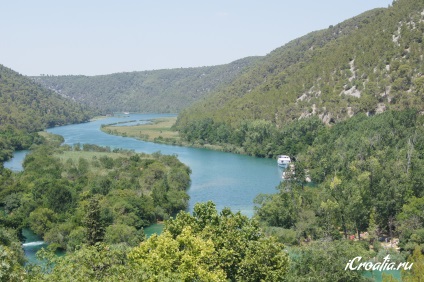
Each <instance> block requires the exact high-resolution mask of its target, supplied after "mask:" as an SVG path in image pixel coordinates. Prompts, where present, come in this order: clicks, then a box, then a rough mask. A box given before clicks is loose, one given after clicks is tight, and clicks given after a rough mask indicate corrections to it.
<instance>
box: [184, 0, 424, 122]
mask: <svg viewBox="0 0 424 282" xmlns="http://www.w3.org/2000/svg"><path fill="white" fill-rule="evenodd" d="M423 10H424V2H423V1H416V0H399V1H396V2H394V4H393V6H391V7H389V8H387V9H374V10H371V11H368V12H366V13H363V14H361V15H359V16H357V17H354V18H352V19H349V20H347V21H345V22H343V23H340V24H337V25H335V26H330V27H329V28H328V29H326V30H321V31H316V32H312V33H310V34H308V35H305V36H303V37H301V38H298V39H296V40H293V41H291V42H290V43H288V44H286V45H285V46H283V47H280V48H278V49H276V50H274V51H273V52H271V53H270V54H268V55H267V56H265V57H264V58H262V59H261V60H260V61H259V62H258V63H257V64H255V65H254V66H252V67H250V68H249V69H248V71H246V72H245V73H243V74H242V75H240V76H238V77H237V79H235V80H234V81H233V82H232V83H231V84H230V85H229V86H228V87H226V88H223V89H221V90H220V91H217V92H215V93H213V94H211V95H210V96H209V97H208V98H207V99H206V100H203V101H201V102H198V103H197V104H196V105H194V106H193V107H190V108H189V109H187V110H186V111H184V112H183V113H182V114H180V116H179V125H180V128H185V129H187V128H188V127H189V126H191V125H192V124H194V123H196V122H199V121H204V120H207V119H212V120H213V121H214V122H218V123H225V124H227V125H230V126H231V127H237V126H238V125H239V123H240V122H241V121H244V120H257V119H264V120H267V121H270V122H272V123H273V124H275V125H277V126H279V127H281V126H284V125H286V124H287V123H289V122H291V121H293V120H297V119H299V118H304V117H309V116H318V117H320V119H321V120H322V121H324V122H325V123H333V122H337V121H340V120H344V119H346V118H349V117H351V116H353V115H354V114H356V113H360V112H365V113H368V114H374V113H379V112H383V111H385V110H389V109H395V110H400V109H405V108H414V109H418V110H422V109H423V108H424V107H423V105H424V99H423V94H422V91H423V90H424V76H423V75H422V74H423V73H424V67H423V55H422V54H423V44H422V41H423V31H424V11H423Z"/></svg>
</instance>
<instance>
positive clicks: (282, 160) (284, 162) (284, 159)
mask: <svg viewBox="0 0 424 282" xmlns="http://www.w3.org/2000/svg"><path fill="white" fill-rule="evenodd" d="M290 163H291V159H290V157H289V156H286V155H279V156H278V157H277V164H278V166H281V167H287V166H288V165H289V164H290Z"/></svg>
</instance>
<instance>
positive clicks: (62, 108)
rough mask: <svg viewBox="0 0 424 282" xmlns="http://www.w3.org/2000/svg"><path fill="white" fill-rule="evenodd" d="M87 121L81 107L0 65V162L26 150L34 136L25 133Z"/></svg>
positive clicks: (85, 111)
mask: <svg viewBox="0 0 424 282" xmlns="http://www.w3.org/2000/svg"><path fill="white" fill-rule="evenodd" d="M88 119H89V112H88V111H87V110H86V109H85V107H83V106H81V105H78V104H77V103H75V102H72V101H69V100H68V99H65V98H63V97H60V96H59V95H57V94H56V93H54V92H52V91H50V90H47V89H45V88H43V87H41V86H39V85H38V84H36V83H35V82H33V81H32V80H31V79H29V78H27V77H25V76H22V75H20V74H19V73H17V72H15V71H13V70H11V69H9V68H7V67H5V66H3V65H0V162H2V161H3V160H4V159H7V158H8V157H10V154H11V152H12V151H13V149H23V148H25V147H28V146H30V145H31V143H32V142H33V138H34V136H35V135H30V134H29V133H32V132H36V131H39V130H42V129H45V128H47V127H52V126H56V125H63V124H68V123H78V122H83V121H87V120H88Z"/></svg>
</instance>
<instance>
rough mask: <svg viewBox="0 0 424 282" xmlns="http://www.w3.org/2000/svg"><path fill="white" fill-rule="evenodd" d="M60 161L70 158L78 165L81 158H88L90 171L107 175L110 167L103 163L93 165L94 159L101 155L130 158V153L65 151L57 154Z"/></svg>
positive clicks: (94, 173) (63, 161)
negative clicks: (103, 165) (102, 164)
mask: <svg viewBox="0 0 424 282" xmlns="http://www.w3.org/2000/svg"><path fill="white" fill-rule="evenodd" d="M55 156H56V157H57V158H59V159H60V161H61V162H62V163H63V164H65V163H66V162H67V161H68V160H71V161H72V163H74V164H75V165H78V162H79V159H85V160H87V162H88V164H89V170H90V173H91V174H93V175H107V173H108V172H109V171H110V170H109V169H106V168H103V167H102V166H101V165H97V166H96V165H93V161H95V160H99V158H101V157H105V156H107V157H109V158H112V159H117V158H120V157H124V158H128V155H126V154H122V153H115V152H87V151H64V152H62V153H58V154H56V155H55Z"/></svg>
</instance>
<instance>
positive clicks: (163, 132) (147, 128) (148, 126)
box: [101, 117, 247, 155]
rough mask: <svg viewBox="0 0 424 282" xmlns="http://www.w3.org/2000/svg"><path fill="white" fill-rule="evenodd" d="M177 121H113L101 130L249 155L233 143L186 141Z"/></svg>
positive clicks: (179, 144) (147, 139)
mask: <svg viewBox="0 0 424 282" xmlns="http://www.w3.org/2000/svg"><path fill="white" fill-rule="evenodd" d="M176 121H177V117H164V118H156V119H152V120H150V122H149V123H145V124H136V125H121V124H120V123H112V124H106V125H102V126H101V130H102V131H103V132H105V133H107V134H111V135H117V136H122V137H132V138H135V139H137V140H141V141H146V142H153V143H158V144H165V145H174V146H183V147H190V148H202V149H209V150H214V151H220V152H227V153H235V154H241V155H247V154H246V152H245V151H244V150H243V148H241V147H237V146H234V145H231V144H222V145H212V144H205V143H200V142H187V141H184V140H183V139H182V138H181V137H180V135H179V132H178V131H177V130H175V129H174V128H173V126H174V125H175V123H176Z"/></svg>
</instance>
